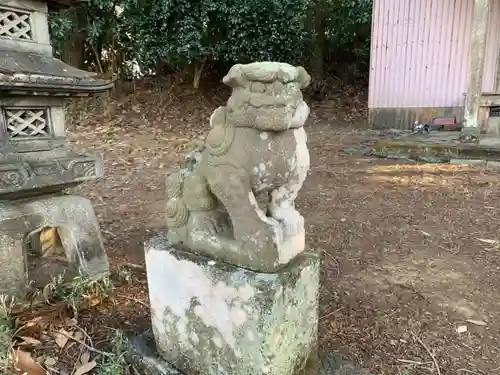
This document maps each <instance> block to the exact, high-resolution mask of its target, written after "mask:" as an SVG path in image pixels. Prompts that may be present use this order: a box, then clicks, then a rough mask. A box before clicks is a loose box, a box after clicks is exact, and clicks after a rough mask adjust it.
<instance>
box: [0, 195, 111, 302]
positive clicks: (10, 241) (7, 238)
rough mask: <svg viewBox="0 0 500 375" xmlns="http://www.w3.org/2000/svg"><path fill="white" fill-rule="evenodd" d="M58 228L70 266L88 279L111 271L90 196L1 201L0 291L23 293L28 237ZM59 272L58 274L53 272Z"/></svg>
mask: <svg viewBox="0 0 500 375" xmlns="http://www.w3.org/2000/svg"><path fill="white" fill-rule="evenodd" d="M46 227H55V228H57V230H58V234H59V237H60V239H61V242H62V245H63V248H64V251H65V256H66V258H67V260H68V263H69V267H70V268H71V269H72V270H74V271H76V272H77V273H79V274H80V275H82V276H85V277H88V278H89V279H98V278H101V277H103V276H106V275H108V274H109V264H108V258H107V255H106V252H105V250H104V247H103V243H102V239H101V235H100V230H99V224H98V222H97V218H96V216H95V214H94V210H93V208H92V204H91V203H90V201H89V200H88V199H85V198H82V197H77V196H70V195H63V196H49V197H45V198H37V199H33V200H22V201H3V202H1V203H0V293H8V294H16V295H22V293H23V291H24V290H25V288H26V286H27V284H28V281H29V280H28V272H27V271H28V264H27V251H26V250H27V249H26V247H27V239H28V237H29V234H32V233H34V232H36V231H39V230H41V229H43V228H46ZM52 276H57V275H52Z"/></svg>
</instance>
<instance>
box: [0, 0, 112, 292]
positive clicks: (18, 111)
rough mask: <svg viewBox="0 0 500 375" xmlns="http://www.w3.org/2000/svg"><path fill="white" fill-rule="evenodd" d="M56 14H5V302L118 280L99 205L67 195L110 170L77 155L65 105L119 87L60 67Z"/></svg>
mask: <svg viewBox="0 0 500 375" xmlns="http://www.w3.org/2000/svg"><path fill="white" fill-rule="evenodd" d="M53 4H58V5H63V6H64V5H69V4H68V2H66V3H64V2H62V1H52V2H51V5H53ZM47 11H48V4H47V2H46V1H38V0H22V1H21V0H7V1H3V2H2V3H1V4H0V56H2V57H1V58H0V293H8V294H18V295H22V294H23V292H24V290H25V288H26V286H27V285H28V283H29V282H30V281H35V282H38V281H39V282H45V281H46V280H47V278H50V277H54V276H57V274H59V273H60V272H61V270H64V271H65V273H66V274H67V275H68V276H69V275H71V276H76V275H81V276H84V277H87V278H90V279H96V278H100V277H103V276H105V275H107V274H108V273H109V265H108V259H107V255H106V252H105V250H104V247H103V243H102V239H101V235H100V230H99V225H98V222H97V219H96V216H95V214H94V211H93V208H92V205H91V203H90V202H89V201H88V200H87V199H85V198H83V197H77V196H71V195H67V194H65V192H64V189H66V188H68V187H73V186H76V185H78V184H80V183H82V182H86V181H91V180H95V179H97V178H100V177H102V176H103V173H104V171H103V160H102V157H101V156H100V155H92V154H86V153H85V154H80V153H76V152H74V151H72V150H71V149H70V148H68V144H67V137H66V133H65V120H64V104H65V100H67V99H68V98H70V97H72V96H82V95H90V94H95V93H104V92H106V91H108V90H109V89H110V88H111V87H112V83H111V82H108V81H105V80H102V79H99V78H97V77H96V76H95V74H93V73H89V72H85V71H82V70H79V69H75V68H73V67H71V66H69V65H67V64H65V63H63V62H62V61H60V60H58V59H56V58H54V57H53V55H52V47H51V45H50V38H49V32H48V23H47ZM44 241H45V242H49V243H48V244H47V243H44ZM30 257H31V258H33V259H32V260H29V258H30ZM61 262H62V263H61ZM61 264H62V265H63V267H62V268H61V267H60V265H61ZM28 271H30V272H28Z"/></svg>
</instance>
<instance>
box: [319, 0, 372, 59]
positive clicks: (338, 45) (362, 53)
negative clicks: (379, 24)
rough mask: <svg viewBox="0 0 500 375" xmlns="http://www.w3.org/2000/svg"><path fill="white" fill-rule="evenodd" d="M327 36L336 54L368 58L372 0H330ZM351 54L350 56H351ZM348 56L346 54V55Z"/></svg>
mask: <svg viewBox="0 0 500 375" xmlns="http://www.w3.org/2000/svg"><path fill="white" fill-rule="evenodd" d="M329 1H330V6H329V12H328V16H327V21H326V23H327V28H326V36H327V39H328V40H329V45H330V48H331V49H332V50H333V51H332V52H333V53H334V54H336V53H337V54H338V52H339V51H341V52H342V53H343V55H344V56H345V55H346V53H347V54H348V55H351V56H352V57H358V58H365V59H366V58H368V55H369V52H370V33H371V14H372V4H373V2H372V0H329ZM351 56H350V57H351ZM345 57H346V56H345Z"/></svg>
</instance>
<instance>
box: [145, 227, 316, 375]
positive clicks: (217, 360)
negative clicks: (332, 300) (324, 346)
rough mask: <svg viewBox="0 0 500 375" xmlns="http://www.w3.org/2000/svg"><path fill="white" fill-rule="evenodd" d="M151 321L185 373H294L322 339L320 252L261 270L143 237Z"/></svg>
mask: <svg viewBox="0 0 500 375" xmlns="http://www.w3.org/2000/svg"><path fill="white" fill-rule="evenodd" d="M145 252H146V266H147V274H148V286H149V296H150V302H151V315H152V326H153V332H154V335H155V339H156V343H157V349H158V351H159V353H160V354H161V355H162V356H163V358H164V359H165V360H166V361H168V362H169V363H171V364H172V365H173V366H175V367H176V368H178V369H179V370H180V371H182V372H185V373H186V374H200V375H216V374H217V375H222V374H239V375H254V374H255V375H257V374H259V375H261V374H270V375H285V374H286V375H290V374H294V373H295V372H297V371H298V370H300V368H301V367H302V366H303V365H304V364H305V361H306V359H307V358H308V356H309V354H310V352H311V350H312V348H313V347H314V345H315V343H316V339H317V327H318V289H319V269H320V260H319V257H318V255H317V254H315V253H309V252H305V253H302V254H300V255H299V256H297V258H296V259H294V260H293V261H292V262H291V263H290V264H288V265H287V266H285V267H284V268H282V269H281V270H279V271H278V272H276V273H258V272H253V271H249V270H246V269H243V268H238V267H235V266H231V265H228V264H225V263H222V262H216V261H214V260H210V259H208V258H205V257H201V256H197V255H194V254H192V253H187V252H183V251H180V250H177V249H175V248H173V247H172V246H171V245H170V243H169V241H168V239H167V235H166V233H162V234H158V235H157V236H155V237H154V238H152V239H151V240H150V241H148V242H146V244H145Z"/></svg>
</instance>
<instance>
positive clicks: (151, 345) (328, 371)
mask: <svg viewBox="0 0 500 375" xmlns="http://www.w3.org/2000/svg"><path fill="white" fill-rule="evenodd" d="M126 357H127V361H128V362H129V363H130V364H131V365H132V366H133V367H134V368H135V369H136V370H137V371H138V372H139V373H140V374H142V375H192V374H183V373H182V372H180V371H179V370H178V369H176V368H175V367H174V366H173V365H171V364H170V363H168V362H167V361H165V360H164V359H163V357H162V356H161V355H160V354H159V353H158V351H157V349H156V343H155V339H154V336H153V332H152V331H151V330H147V331H145V332H143V333H141V334H138V335H134V336H131V337H129V339H128V350H127V355H126ZM223 374H224V373H221V374H220V375H223ZM233 374H239V373H236V372H235V373H233ZM288 375H370V374H369V373H368V372H367V371H365V370H364V369H361V368H359V367H356V366H354V365H352V364H351V363H348V362H346V361H344V360H343V359H342V358H340V357H339V356H337V355H335V354H334V353H327V352H320V353H319V354H318V361H317V366H316V367H314V368H307V369H305V370H303V371H299V373H298V374H288Z"/></svg>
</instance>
